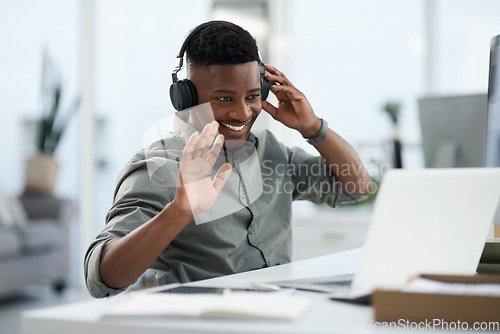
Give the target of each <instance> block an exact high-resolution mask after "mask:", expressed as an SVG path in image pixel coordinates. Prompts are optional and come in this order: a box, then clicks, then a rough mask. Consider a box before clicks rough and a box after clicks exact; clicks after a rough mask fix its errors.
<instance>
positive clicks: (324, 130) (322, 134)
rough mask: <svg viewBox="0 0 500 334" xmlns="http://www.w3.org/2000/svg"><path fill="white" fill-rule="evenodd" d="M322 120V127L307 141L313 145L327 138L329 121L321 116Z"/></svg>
mask: <svg viewBox="0 0 500 334" xmlns="http://www.w3.org/2000/svg"><path fill="white" fill-rule="evenodd" d="M320 120H321V128H320V129H319V131H318V133H316V134H315V135H314V136H312V137H311V138H308V139H307V142H308V143H309V144H311V145H313V146H316V145H318V144H319V143H321V142H322V141H323V140H325V139H326V133H327V132H328V123H327V122H326V121H325V120H324V119H323V118H320Z"/></svg>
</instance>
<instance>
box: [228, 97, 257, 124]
mask: <svg viewBox="0 0 500 334" xmlns="http://www.w3.org/2000/svg"><path fill="white" fill-rule="evenodd" d="M229 116H231V118H232V119H234V120H238V121H240V122H244V121H246V120H248V119H249V118H250V117H251V116H252V109H251V108H250V106H249V105H247V104H246V103H245V102H241V103H239V104H238V105H235V106H234V109H233V110H232V111H230V112H229Z"/></svg>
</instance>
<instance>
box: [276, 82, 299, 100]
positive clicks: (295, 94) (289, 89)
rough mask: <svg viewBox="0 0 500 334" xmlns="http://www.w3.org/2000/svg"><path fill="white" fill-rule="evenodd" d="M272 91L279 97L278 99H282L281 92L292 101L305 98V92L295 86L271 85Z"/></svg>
mask: <svg viewBox="0 0 500 334" xmlns="http://www.w3.org/2000/svg"><path fill="white" fill-rule="evenodd" d="M271 91H272V92H273V94H274V95H276V97H278V100H280V99H279V96H278V94H279V93H284V94H285V95H286V97H287V98H288V99H290V101H298V100H301V99H303V98H304V94H302V93H301V92H300V91H298V90H297V89H296V88H295V87H293V86H271Z"/></svg>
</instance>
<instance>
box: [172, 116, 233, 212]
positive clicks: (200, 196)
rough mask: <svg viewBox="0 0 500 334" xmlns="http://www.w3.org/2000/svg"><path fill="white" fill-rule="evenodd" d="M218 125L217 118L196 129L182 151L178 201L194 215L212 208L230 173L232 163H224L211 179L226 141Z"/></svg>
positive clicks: (185, 209) (179, 204) (182, 208)
mask: <svg viewBox="0 0 500 334" xmlns="http://www.w3.org/2000/svg"><path fill="white" fill-rule="evenodd" d="M218 128H219V123H217V122H216V121H213V122H212V123H209V124H207V125H206V126H205V127H204V128H203V131H202V132H201V134H199V133H198V132H195V133H194V134H193V135H192V136H191V137H190V138H189V140H188V141H187V143H186V147H185V148H184V150H183V152H182V159H181V165H180V168H179V178H180V187H179V188H177V194H176V198H175V201H176V202H177V204H178V206H179V208H181V210H183V211H188V210H190V212H191V213H192V215H193V217H196V216H197V215H199V214H200V213H203V212H205V211H208V210H210V208H211V207H212V206H213V204H214V203H215V201H216V199H217V197H218V196H219V194H220V192H221V190H222V187H223V186H224V184H225V183H226V181H227V179H228V178H229V174H230V173H231V165H230V164H229V163H225V164H224V165H222V166H221V167H220V168H219V170H218V171H217V174H216V175H215V177H214V178H213V179H212V169H213V167H214V164H215V161H216V160H217V156H218V155H219V152H220V150H221V148H222V144H223V142H224V136H223V135H221V134H220V135H218V136H217V138H215V137H216V135H217V129H218ZM214 139H215V142H214ZM212 143H213V145H212Z"/></svg>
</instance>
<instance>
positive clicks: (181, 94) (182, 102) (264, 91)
mask: <svg viewBox="0 0 500 334" xmlns="http://www.w3.org/2000/svg"><path fill="white" fill-rule="evenodd" d="M219 23H229V24H231V23H230V22H227V21H208V22H205V23H202V24H200V25H198V26H196V27H194V28H193V29H192V30H191V31H190V32H188V34H187V35H186V36H185V37H184V40H183V41H182V44H181V47H180V48H179V52H178V53H177V58H176V60H175V68H174V70H173V72H172V84H171V85H170V100H171V101H172V104H173V106H174V108H175V109H176V110H178V111H180V110H184V109H186V108H189V107H192V106H194V105H196V103H197V100H198V97H197V93H196V88H195V87H194V85H193V83H192V82H191V81H190V80H189V79H184V80H178V79H177V73H178V72H179V71H180V70H181V69H182V65H183V63H184V53H185V52H186V48H187V46H188V44H189V42H190V41H191V39H192V38H193V36H194V35H195V34H196V33H197V32H198V31H200V30H202V29H204V28H206V27H208V26H210V25H213V24H219ZM258 56H259V62H258V63H259V67H260V87H261V99H262V101H264V100H266V98H267V96H268V95H269V88H270V83H269V81H268V80H267V79H266V78H265V72H266V70H265V68H264V64H263V63H262V60H261V57H260V53H258Z"/></svg>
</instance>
